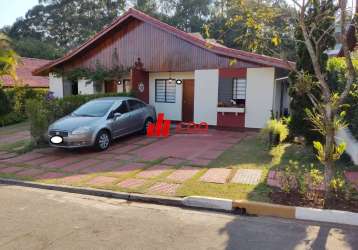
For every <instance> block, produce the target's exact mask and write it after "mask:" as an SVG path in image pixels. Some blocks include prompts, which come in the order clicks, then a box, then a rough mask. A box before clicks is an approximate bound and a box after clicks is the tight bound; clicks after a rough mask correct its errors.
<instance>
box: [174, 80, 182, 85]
mask: <svg viewBox="0 0 358 250" xmlns="http://www.w3.org/2000/svg"><path fill="white" fill-rule="evenodd" d="M175 83H176V84H177V85H181V84H182V83H183V81H182V80H180V79H177V80H176V81H175Z"/></svg>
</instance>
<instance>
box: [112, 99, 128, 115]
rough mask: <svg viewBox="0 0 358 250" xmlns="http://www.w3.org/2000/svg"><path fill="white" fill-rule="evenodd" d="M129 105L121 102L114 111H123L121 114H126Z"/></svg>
mask: <svg viewBox="0 0 358 250" xmlns="http://www.w3.org/2000/svg"><path fill="white" fill-rule="evenodd" d="M128 111H129V110H128V106H127V103H126V102H125V101H124V102H122V103H121V105H119V107H118V108H116V109H115V110H114V112H113V113H121V114H125V113H128Z"/></svg>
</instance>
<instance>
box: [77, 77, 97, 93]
mask: <svg viewBox="0 0 358 250" xmlns="http://www.w3.org/2000/svg"><path fill="white" fill-rule="evenodd" d="M78 94H79V95H93V94H94V86H93V82H91V81H89V80H86V79H80V80H78Z"/></svg>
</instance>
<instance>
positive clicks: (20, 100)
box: [6, 85, 48, 114]
mask: <svg viewBox="0 0 358 250" xmlns="http://www.w3.org/2000/svg"><path fill="white" fill-rule="evenodd" d="M6 92H7V95H8V98H9V99H10V102H11V106H12V107H13V108H12V109H13V111H15V112H17V113H20V114H26V112H25V111H26V108H25V104H26V100H28V99H43V98H44V96H46V94H47V93H48V90H47V89H33V88H30V87H29V86H27V85H25V86H24V85H15V86H14V87H13V88H11V89H8V90H6Z"/></svg>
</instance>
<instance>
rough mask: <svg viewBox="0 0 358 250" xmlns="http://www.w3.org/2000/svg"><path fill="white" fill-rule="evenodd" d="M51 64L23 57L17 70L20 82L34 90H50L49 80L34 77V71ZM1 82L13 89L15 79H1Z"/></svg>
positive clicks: (42, 77)
mask: <svg viewBox="0 0 358 250" xmlns="http://www.w3.org/2000/svg"><path fill="white" fill-rule="evenodd" d="M50 62H51V61H49V60H43V59H36V58H27V57H21V60H20V62H19V65H18V66H17V69H16V73H17V77H18V82H20V83H23V84H25V85H29V86H30V87H32V88H48V87H49V78H48V77H45V76H34V75H32V71H33V70H35V69H37V68H40V67H43V66H44V65H46V64H48V63H50ZM0 80H1V81H3V85H4V86H5V87H12V86H14V84H15V81H14V79H12V78H11V77H8V76H4V77H0Z"/></svg>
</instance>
